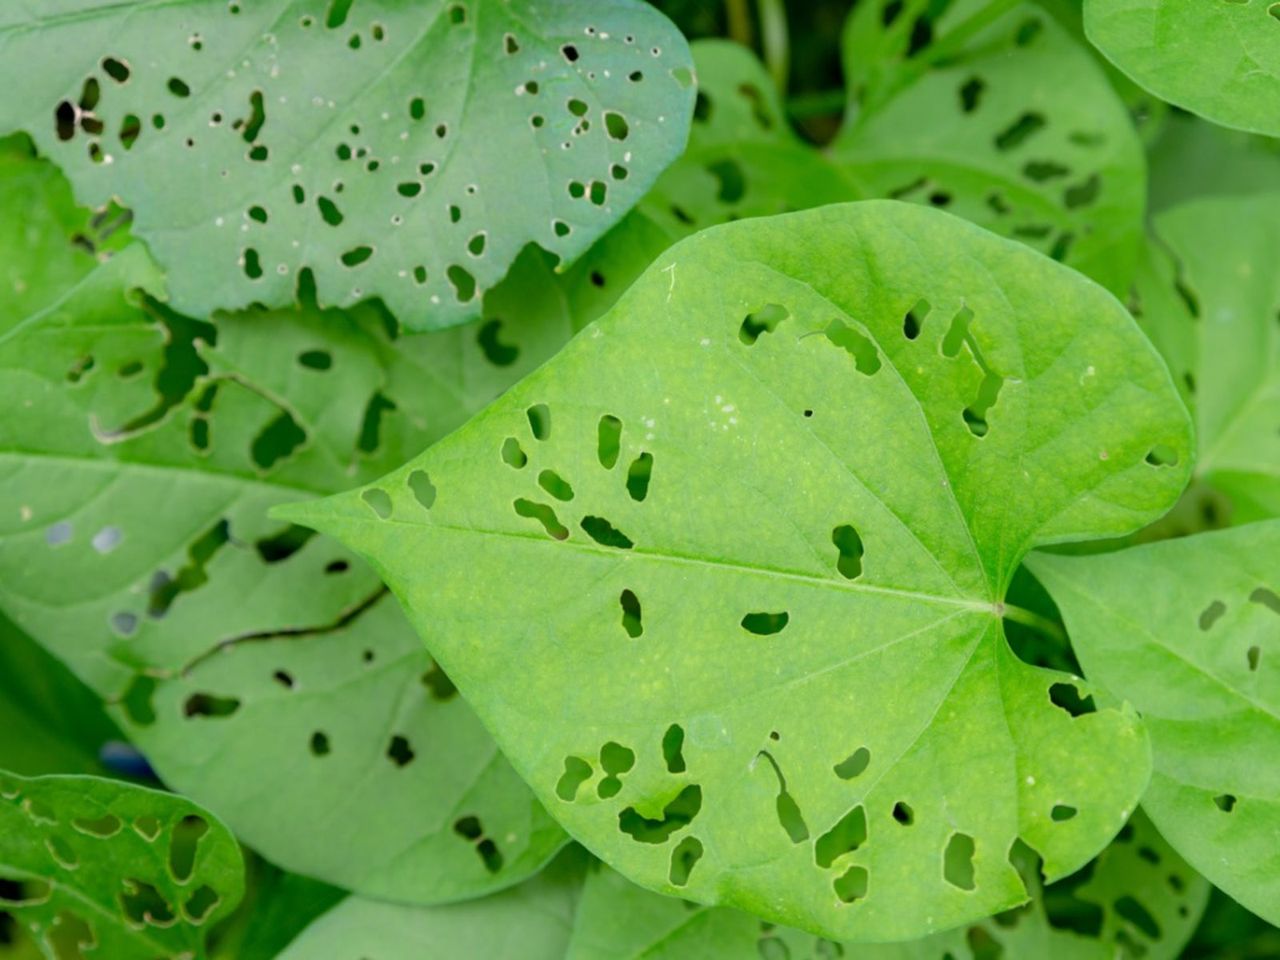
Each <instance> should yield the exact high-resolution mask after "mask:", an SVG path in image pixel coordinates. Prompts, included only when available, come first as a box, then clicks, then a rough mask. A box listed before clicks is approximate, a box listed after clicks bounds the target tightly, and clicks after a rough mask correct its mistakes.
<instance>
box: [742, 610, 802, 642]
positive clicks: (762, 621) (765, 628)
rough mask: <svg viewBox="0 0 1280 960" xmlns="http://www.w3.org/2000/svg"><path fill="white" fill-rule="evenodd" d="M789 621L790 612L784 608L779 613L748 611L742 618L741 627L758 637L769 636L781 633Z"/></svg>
mask: <svg viewBox="0 0 1280 960" xmlns="http://www.w3.org/2000/svg"><path fill="white" fill-rule="evenodd" d="M790 622H791V614H789V613H787V612H786V611H785V610H783V611H781V612H780V613H748V614H747V615H746V616H745V617H743V618H742V629H744V630H746V631H747V633H754V634H755V635H756V636H758V637H771V636H773V635H774V634H776V633H781V632H782V631H783V630H784V629H785V628H786V626H787V624H788V623H790Z"/></svg>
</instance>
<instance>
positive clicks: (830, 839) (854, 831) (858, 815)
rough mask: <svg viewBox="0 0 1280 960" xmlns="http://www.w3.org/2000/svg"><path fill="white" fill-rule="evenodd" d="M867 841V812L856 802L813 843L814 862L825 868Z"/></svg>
mask: <svg viewBox="0 0 1280 960" xmlns="http://www.w3.org/2000/svg"><path fill="white" fill-rule="evenodd" d="M866 842H867V812H866V810H865V809H864V808H863V806H862V804H858V805H857V806H856V807H854V808H853V809H851V810H850V811H849V812H848V813H846V814H845V815H844V816H843V817H841V818H840V819H839V820H837V821H836V824H835V826H833V827H832V828H831V829H830V830H828V831H827V832H826V833H824V834H823V835H822V836H820V837H819V838H818V840H817V842H816V843H815V844H814V845H813V859H814V862H815V863H816V864H817V865H818V866H819V867H821V868H822V869H824V870H826V869H827V868H828V867H830V866H831V865H832V864H834V863H835V862H836V861H837V860H839V859H840V858H841V857H843V856H844V855H845V854H848V853H853V851H855V850H857V849H858V848H859V847H860V846H862V845H863V844H864V843H866Z"/></svg>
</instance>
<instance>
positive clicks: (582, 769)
mask: <svg viewBox="0 0 1280 960" xmlns="http://www.w3.org/2000/svg"><path fill="white" fill-rule="evenodd" d="M591 773H592V770H591V764H589V763H588V762H587V761H586V760H583V759H582V758H581V757H565V758H564V773H562V774H561V775H560V780H559V781H558V782H557V783H556V796H557V797H559V798H560V799H561V800H564V801H565V802H566V803H572V802H573V801H574V800H576V799H577V798H578V788H579V787H581V786H582V785H583V784H584V783H586V782H587V781H588V780H590V779H591Z"/></svg>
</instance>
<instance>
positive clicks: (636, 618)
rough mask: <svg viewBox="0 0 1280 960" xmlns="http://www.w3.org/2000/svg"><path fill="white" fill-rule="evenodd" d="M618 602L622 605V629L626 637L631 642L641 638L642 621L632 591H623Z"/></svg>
mask: <svg viewBox="0 0 1280 960" xmlns="http://www.w3.org/2000/svg"><path fill="white" fill-rule="evenodd" d="M618 602H619V603H620V604H621V605H622V629H624V630H626V631H627V636H628V637H631V638H632V639H633V640H634V639H635V638H636V637H639V636H642V635H643V634H644V621H643V620H642V619H641V611H640V600H639V598H638V597H637V596H636V595H635V593H633V592H632V591H630V590H623V591H622V595H621V596H620V597H619V598H618Z"/></svg>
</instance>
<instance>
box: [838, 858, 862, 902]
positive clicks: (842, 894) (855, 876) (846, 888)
mask: <svg viewBox="0 0 1280 960" xmlns="http://www.w3.org/2000/svg"><path fill="white" fill-rule="evenodd" d="M868 880H869V876H868V874H867V868H866V867H860V866H858V865H857V864H854V865H853V866H851V867H850V868H849V869H848V870H846V871H845V872H844V873H843V874H841V875H840V877H839V878H838V879H837V880H836V881H835V882H834V883H833V884H832V888H833V889H834V890H835V892H836V896H837V897H839V898H840V902H841V903H854V902H855V901H858V900H861V899H862V898H863V897H865V896H866V895H867V883H868Z"/></svg>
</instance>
